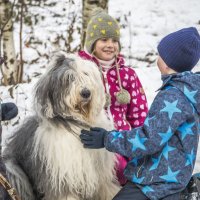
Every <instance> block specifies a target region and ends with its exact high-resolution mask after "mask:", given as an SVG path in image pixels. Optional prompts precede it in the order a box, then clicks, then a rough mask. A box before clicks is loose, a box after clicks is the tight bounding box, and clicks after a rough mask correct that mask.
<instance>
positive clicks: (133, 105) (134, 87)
mask: <svg viewBox="0 0 200 200" xmlns="http://www.w3.org/2000/svg"><path fill="white" fill-rule="evenodd" d="M129 74H130V76H129V93H130V95H131V101H130V103H129V104H128V109H127V115H126V119H127V121H128V122H129V123H130V125H131V127H132V128H136V127H139V126H142V125H143V123H144V120H145V118H146V116H147V112H148V107H147V99H146V95H145V93H144V90H143V87H142V84H141V82H140V80H139V78H138V76H137V74H136V73H135V71H134V70H133V69H129Z"/></svg>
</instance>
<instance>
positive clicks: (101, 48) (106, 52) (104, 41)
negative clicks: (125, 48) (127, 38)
mask: <svg viewBox="0 0 200 200" xmlns="http://www.w3.org/2000/svg"><path fill="white" fill-rule="evenodd" d="M118 52H119V43H118V41H117V40H114V39H112V38H101V39H99V40H97V41H96V43H95V47H94V55H95V56H96V57H97V58H99V59H100V60H105V61H109V60H112V59H113V58H114V57H115V56H116V55H117V54H118Z"/></svg>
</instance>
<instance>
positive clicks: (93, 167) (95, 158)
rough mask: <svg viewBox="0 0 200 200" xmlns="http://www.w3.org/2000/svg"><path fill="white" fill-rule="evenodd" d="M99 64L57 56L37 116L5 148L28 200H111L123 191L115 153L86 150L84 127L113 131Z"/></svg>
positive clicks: (11, 172) (42, 84)
mask: <svg viewBox="0 0 200 200" xmlns="http://www.w3.org/2000/svg"><path fill="white" fill-rule="evenodd" d="M103 88H104V87H103V85H102V81H101V77H100V73H99V71H98V69H97V67H96V66H95V64H94V63H92V62H90V61H86V60H83V59H81V58H79V57H78V56H76V55H65V54H64V53H56V54H55V55H54V56H53V58H52V61H51V63H50V66H49V69H48V71H47V72H46V73H45V74H44V76H43V77H42V78H41V79H40V80H39V82H38V83H37V85H36V91H35V103H34V106H35V111H36V114H35V116H33V117H30V118H29V119H28V120H27V121H26V122H25V123H24V125H22V127H21V128H20V129H19V130H18V131H17V132H16V133H15V134H14V135H13V136H12V137H11V139H10V140H9V141H8V143H7V145H6V146H7V147H6V148H5V150H4V158H5V164H6V168H7V175H8V178H9V181H10V183H11V184H12V186H13V187H14V188H16V189H17V191H18V193H19V195H20V196H21V198H22V200H39V199H43V200H111V199H112V198H113V196H114V195H115V194H116V193H117V192H118V190H119V186H118V184H117V181H116V177H115V172H114V171H115V170H114V166H115V155H114V154H113V153H110V152H108V151H106V150H105V149H99V150H91V149H85V148H84V147H83V145H82V143H81V142H80V140H79V134H80V131H81V129H83V128H84V129H89V128H90V127H92V126H98V127H104V128H106V129H112V128H113V127H112V124H111V123H110V121H109V120H108V119H107V117H106V114H105V111H104V108H103V106H104V103H105V94H104V89H103Z"/></svg>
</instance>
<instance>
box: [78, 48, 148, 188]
mask: <svg viewBox="0 0 200 200" xmlns="http://www.w3.org/2000/svg"><path fill="white" fill-rule="evenodd" d="M79 56H80V57H82V58H84V59H87V60H91V61H93V62H95V63H96V64H97V66H99V63H98V61H97V59H96V58H95V57H93V56H91V55H89V54H87V53H86V52H85V51H80V52H79ZM117 62H118V64H119V73H120V78H121V84H122V87H123V88H124V89H126V90H127V91H128V92H129V94H130V95H131V102H130V103H129V104H125V105H121V104H119V103H118V102H117V101H116V97H115V94H116V92H118V91H119V90H120V87H119V83H118V78H117V71H116V67H115V66H114V65H113V67H111V68H110V69H109V70H107V71H106V72H104V77H105V78H104V86H105V91H106V90H109V93H110V95H111V105H110V106H109V107H108V108H106V111H107V113H108V117H109V118H110V119H111V118H112V119H111V120H113V122H114V126H115V129H116V130H130V129H131V128H136V127H139V126H141V125H142V124H143V123H144V120H145V118H146V115H147V112H148V107H147V100H146V96H145V94H144V90H143V88H142V85H141V83H140V80H139V78H138V76H137V74H136V73H135V71H134V70H133V68H131V67H127V66H125V65H124V59H123V57H122V56H121V55H119V56H118V58H117ZM105 73H106V74H105ZM105 79H107V81H105ZM106 84H108V87H107V86H106ZM108 88H109V89H108ZM107 92H108V91H107ZM117 158H118V165H117V177H118V180H119V182H120V184H121V185H124V184H125V182H126V179H125V177H124V175H123V171H124V168H125V167H126V164H127V161H128V158H125V157H123V156H120V155H117Z"/></svg>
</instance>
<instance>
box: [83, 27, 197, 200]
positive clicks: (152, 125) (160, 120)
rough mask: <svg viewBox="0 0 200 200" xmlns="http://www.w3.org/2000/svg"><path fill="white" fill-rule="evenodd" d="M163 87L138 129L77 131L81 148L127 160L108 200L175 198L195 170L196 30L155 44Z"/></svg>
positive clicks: (186, 30) (185, 29) (179, 32)
mask: <svg viewBox="0 0 200 200" xmlns="http://www.w3.org/2000/svg"><path fill="white" fill-rule="evenodd" d="M158 53H159V57H158V61H157V65H158V68H159V70H160V72H161V74H162V80H163V84H162V86H161V87H160V88H159V92H158V94H157V96H156V97H155V99H154V101H153V103H152V105H151V108H150V110H149V113H148V115H147V118H146V120H145V122H144V125H143V126H140V127H138V128H134V129H132V130H131V131H110V132H107V131H106V130H104V129H101V128H92V129H91V130H90V131H87V130H82V134H81V135H80V138H81V140H82V143H83V144H84V146H85V147H86V148H101V147H104V146H105V148H106V149H107V150H109V151H112V152H117V153H119V154H121V155H124V156H127V157H129V158H132V159H131V160H130V161H129V163H128V165H127V167H126V169H125V176H126V178H127V179H128V183H127V184H126V185H125V186H124V187H123V188H122V189H121V191H120V192H119V193H118V194H117V195H116V197H114V199H113V200H130V199H131V200H146V199H151V200H158V199H165V200H166V199H167V200H169V199H170V200H178V199H180V192H181V191H182V190H184V188H185V187H186V185H187V184H188V182H189V180H190V178H191V176H192V172H193V169H194V164H195V159H196V154H197V147H198V141H199V132H200V130H199V129H200V122H199V121H200V72H197V73H193V72H192V71H191V70H192V69H193V67H194V66H195V65H196V64H197V62H198V61H199V58H200V36H199V33H198V31H197V29H196V28H194V27H190V28H184V29H181V30H179V31H176V32H173V33H171V34H169V35H167V36H166V37H164V38H163V39H162V40H161V42H160V43H159V45H158Z"/></svg>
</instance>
